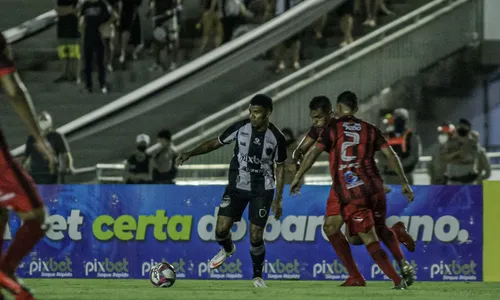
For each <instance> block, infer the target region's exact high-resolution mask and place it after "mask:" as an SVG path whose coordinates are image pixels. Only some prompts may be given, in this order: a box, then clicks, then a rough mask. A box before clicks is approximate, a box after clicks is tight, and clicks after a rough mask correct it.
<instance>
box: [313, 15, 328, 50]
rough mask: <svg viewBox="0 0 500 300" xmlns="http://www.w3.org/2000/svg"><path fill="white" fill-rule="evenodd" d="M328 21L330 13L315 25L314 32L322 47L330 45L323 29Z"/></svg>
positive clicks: (317, 41)
mask: <svg viewBox="0 0 500 300" xmlns="http://www.w3.org/2000/svg"><path fill="white" fill-rule="evenodd" d="M327 21H328V15H324V16H323V17H321V18H320V19H319V20H318V21H317V22H316V24H315V25H314V34H315V39H316V43H317V44H318V46H320V47H322V48H323V47H326V46H328V43H327V41H326V39H325V37H324V36H323V30H324V29H325V26H326V22H327Z"/></svg>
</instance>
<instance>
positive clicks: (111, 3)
mask: <svg viewBox="0 0 500 300" xmlns="http://www.w3.org/2000/svg"><path fill="white" fill-rule="evenodd" d="M104 3H105V4H106V6H107V7H108V11H110V12H111V19H110V20H109V22H106V23H104V24H103V25H102V26H101V29H100V31H101V37H102V40H103V43H104V61H105V64H106V66H107V68H108V71H109V72H113V59H114V54H115V44H116V27H117V24H118V22H119V21H120V14H119V13H118V5H117V4H118V0H104Z"/></svg>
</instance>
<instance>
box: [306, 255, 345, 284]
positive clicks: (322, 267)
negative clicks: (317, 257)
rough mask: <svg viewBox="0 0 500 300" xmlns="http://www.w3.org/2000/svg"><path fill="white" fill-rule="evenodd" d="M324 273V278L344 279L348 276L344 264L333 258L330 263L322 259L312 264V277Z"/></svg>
mask: <svg viewBox="0 0 500 300" xmlns="http://www.w3.org/2000/svg"><path fill="white" fill-rule="evenodd" d="M319 275H324V278H325V279H333V280H344V279H347V278H348V277H349V274H348V273H347V270H346V269H345V267H344V265H342V263H340V262H339V261H338V260H334V261H333V262H332V263H331V264H328V263H326V261H325V260H323V261H322V262H321V263H318V264H315V265H314V266H313V277H314V278H316V277H318V276H319Z"/></svg>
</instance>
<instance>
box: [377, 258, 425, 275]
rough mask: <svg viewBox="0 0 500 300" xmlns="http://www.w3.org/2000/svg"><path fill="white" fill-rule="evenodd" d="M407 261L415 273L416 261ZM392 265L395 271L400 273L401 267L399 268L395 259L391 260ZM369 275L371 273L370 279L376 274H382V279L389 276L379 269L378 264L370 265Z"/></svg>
mask: <svg viewBox="0 0 500 300" xmlns="http://www.w3.org/2000/svg"><path fill="white" fill-rule="evenodd" d="M409 263H410V264H411V266H412V267H413V269H414V270H415V273H417V269H418V265H417V263H415V261H414V260H412V261H410V262H409ZM392 266H393V267H394V269H396V272H398V273H401V269H400V268H399V264H398V262H397V261H395V260H393V261H392ZM371 275H372V279H374V278H375V276H377V275H383V276H384V279H389V277H387V275H385V274H384V272H383V271H382V270H381V269H380V267H379V266H378V265H372V274H371Z"/></svg>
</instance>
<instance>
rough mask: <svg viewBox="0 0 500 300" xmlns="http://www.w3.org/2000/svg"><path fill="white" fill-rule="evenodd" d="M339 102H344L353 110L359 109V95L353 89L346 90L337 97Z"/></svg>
mask: <svg viewBox="0 0 500 300" xmlns="http://www.w3.org/2000/svg"><path fill="white" fill-rule="evenodd" d="M337 104H343V105H345V106H347V107H349V109H351V110H356V109H358V97H357V96H356V94H354V93H353V92H351V91H345V92H342V93H341V94H340V95H339V96H338V97H337Z"/></svg>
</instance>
